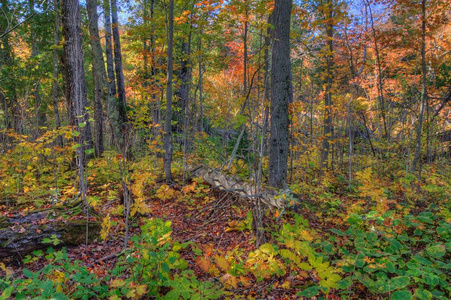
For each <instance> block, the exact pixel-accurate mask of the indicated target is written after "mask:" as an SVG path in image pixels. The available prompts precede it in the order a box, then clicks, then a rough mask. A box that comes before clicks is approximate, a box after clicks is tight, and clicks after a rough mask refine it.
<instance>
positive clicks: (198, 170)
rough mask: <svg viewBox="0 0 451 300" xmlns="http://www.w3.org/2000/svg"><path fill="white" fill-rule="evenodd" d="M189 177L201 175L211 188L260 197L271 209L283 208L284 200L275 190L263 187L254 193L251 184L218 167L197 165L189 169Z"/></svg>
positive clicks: (239, 194)
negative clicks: (225, 173)
mask: <svg viewBox="0 0 451 300" xmlns="http://www.w3.org/2000/svg"><path fill="white" fill-rule="evenodd" d="M191 177H201V178H202V179H203V180H204V181H205V182H207V183H208V184H209V185H211V186H212V187H213V188H217V189H219V190H222V191H225V192H231V193H234V194H236V195H238V196H240V197H245V198H253V199H260V200H261V201H262V202H263V203H264V204H266V205H267V206H268V207H269V208H271V209H273V208H276V209H283V208H284V207H285V204H284V200H283V199H282V198H281V197H280V198H279V197H277V195H278V192H277V190H275V189H272V188H267V187H265V188H261V189H260V192H259V193H258V194H254V193H253V190H254V188H253V187H252V185H250V184H248V183H245V182H242V181H240V180H237V179H235V178H232V177H230V176H227V175H224V174H223V173H222V172H221V171H220V170H218V169H213V168H210V167H207V166H205V165H199V166H197V167H195V168H193V169H191Z"/></svg>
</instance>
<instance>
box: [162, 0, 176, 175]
mask: <svg viewBox="0 0 451 300" xmlns="http://www.w3.org/2000/svg"><path fill="white" fill-rule="evenodd" d="M168 13H169V16H168V18H169V20H168V21H169V22H168V73H167V87H166V120H165V123H164V151H165V153H164V172H165V175H166V182H167V183H170V182H172V173H171V163H172V151H173V144H172V125H171V120H172V73H173V66H172V60H173V59H172V54H173V53H172V52H173V51H172V48H173V39H174V0H169V12H168Z"/></svg>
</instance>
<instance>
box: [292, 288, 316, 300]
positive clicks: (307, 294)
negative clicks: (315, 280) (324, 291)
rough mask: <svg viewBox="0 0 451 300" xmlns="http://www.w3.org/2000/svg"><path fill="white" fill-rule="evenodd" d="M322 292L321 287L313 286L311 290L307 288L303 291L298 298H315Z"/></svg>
mask: <svg viewBox="0 0 451 300" xmlns="http://www.w3.org/2000/svg"><path fill="white" fill-rule="evenodd" d="M320 291H321V288H320V287H319V286H311V287H309V288H306V289H305V290H303V291H302V292H299V293H297V294H296V295H297V296H300V297H308V298H311V297H315V296H316V295H318V294H319V292H320Z"/></svg>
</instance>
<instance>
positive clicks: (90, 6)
mask: <svg viewBox="0 0 451 300" xmlns="http://www.w3.org/2000/svg"><path fill="white" fill-rule="evenodd" d="M97 6H98V4H97V0H87V1H86V9H87V11H88V18H89V34H90V36H91V38H90V41H91V50H92V72H93V77H94V121H95V127H96V130H95V132H96V137H95V145H96V147H95V149H96V156H97V157H100V156H101V155H102V153H103V151H104V144H103V108H102V102H104V103H106V105H107V107H108V113H109V116H110V121H111V123H112V125H113V129H116V130H113V135H114V136H116V134H117V133H118V132H117V131H118V130H117V126H118V124H117V122H118V120H117V117H115V112H114V110H113V111H112V108H115V105H114V104H115V101H114V99H112V97H108V95H109V93H108V90H107V86H106V72H105V63H104V61H103V53H102V46H101V44H100V36H99V25H98V15H97Z"/></svg>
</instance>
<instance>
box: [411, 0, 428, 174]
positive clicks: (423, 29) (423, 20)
mask: <svg viewBox="0 0 451 300" xmlns="http://www.w3.org/2000/svg"><path fill="white" fill-rule="evenodd" d="M421 13H422V15H421V73H422V74H421V75H422V86H421V104H420V105H421V107H420V116H419V119H418V126H417V141H416V149H415V156H414V159H413V163H412V172H414V173H415V171H416V168H417V164H418V161H419V159H420V156H421V132H422V127H423V119H424V106H425V105H424V104H425V102H426V97H427V90H426V87H427V86H426V84H427V78H426V76H427V73H426V0H422V1H421ZM418 178H419V179H421V168H419V172H418Z"/></svg>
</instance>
